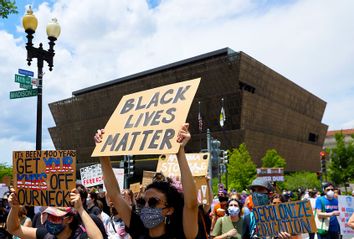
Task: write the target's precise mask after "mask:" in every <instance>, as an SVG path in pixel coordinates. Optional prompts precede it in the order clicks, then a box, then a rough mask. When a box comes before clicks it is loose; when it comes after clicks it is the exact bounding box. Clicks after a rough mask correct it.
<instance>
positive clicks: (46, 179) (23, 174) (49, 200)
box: [13, 150, 76, 207]
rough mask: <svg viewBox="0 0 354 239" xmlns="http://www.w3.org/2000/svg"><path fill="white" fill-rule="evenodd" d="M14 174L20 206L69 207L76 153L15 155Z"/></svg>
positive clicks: (35, 152) (23, 153)
mask: <svg viewBox="0 0 354 239" xmlns="http://www.w3.org/2000/svg"><path fill="white" fill-rule="evenodd" d="M13 174H14V187H15V189H16V193H17V195H18V200H19V203H20V204H21V205H27V206H51V207H71V204H70V191H71V190H72V189H74V188H75V187H76V185H75V181H76V152H75V151H73V150H56V151H55V150H42V151H40V150H37V151H14V152H13Z"/></svg>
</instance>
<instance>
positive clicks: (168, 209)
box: [95, 124, 198, 238]
mask: <svg viewBox="0 0 354 239" xmlns="http://www.w3.org/2000/svg"><path fill="white" fill-rule="evenodd" d="M188 126H189V125H188V124H184V125H183V126H182V127H181V129H180V131H179V132H178V135H177V142H178V143H180V149H179V151H178V153H177V161H178V164H179V168H180V171H181V181H182V186H183V190H184V192H188V193H185V194H184V197H183V194H182V193H180V192H178V191H177V189H176V188H175V187H174V186H173V185H172V184H171V183H170V182H167V181H155V182H153V183H152V184H150V185H148V186H147V187H146V191H145V193H144V198H143V199H144V201H145V207H144V208H142V209H141V213H140V216H138V215H137V214H136V213H135V212H134V211H133V210H132V209H131V207H130V206H129V205H128V203H127V202H126V201H125V200H124V199H123V197H122V195H121V193H120V189H119V185H118V183H117V180H116V178H115V176H114V173H113V170H112V166H111V162H110V160H109V157H101V158H100V161H101V165H102V171H103V177H104V182H105V185H106V189H107V194H108V196H109V197H110V198H111V200H112V201H113V205H114V207H115V208H116V209H117V211H118V213H119V216H120V217H121V218H122V219H123V221H124V223H125V224H126V226H127V227H128V229H129V230H128V232H129V233H130V235H131V236H132V238H195V237H196V236H197V232H198V224H197V223H198V219H197V217H198V201H197V191H196V187H195V183H194V180H193V176H192V173H191V171H190V169H189V166H188V163H187V160H186V156H185V151H184V147H185V145H186V144H187V142H188V141H189V139H190V138H191V136H190V133H189V131H188ZM103 133H104V131H103V130H98V131H97V133H96V135H95V142H96V144H97V143H101V142H102V134H103Z"/></svg>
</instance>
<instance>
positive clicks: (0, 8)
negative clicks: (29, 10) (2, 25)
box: [0, 0, 18, 18]
mask: <svg viewBox="0 0 354 239" xmlns="http://www.w3.org/2000/svg"><path fill="white" fill-rule="evenodd" d="M16 13H18V11H17V6H16V1H10V0H0V17H1V18H7V17H8V15H10V14H16Z"/></svg>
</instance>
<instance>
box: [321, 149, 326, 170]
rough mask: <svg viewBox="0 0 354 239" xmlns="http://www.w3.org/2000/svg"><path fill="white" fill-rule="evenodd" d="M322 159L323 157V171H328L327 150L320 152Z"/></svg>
mask: <svg viewBox="0 0 354 239" xmlns="http://www.w3.org/2000/svg"><path fill="white" fill-rule="evenodd" d="M320 159H321V173H326V171H327V169H326V152H325V151H321V152H320Z"/></svg>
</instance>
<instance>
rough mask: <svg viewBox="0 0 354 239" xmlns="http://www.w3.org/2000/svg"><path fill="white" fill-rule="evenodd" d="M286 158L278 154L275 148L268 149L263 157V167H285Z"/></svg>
mask: <svg viewBox="0 0 354 239" xmlns="http://www.w3.org/2000/svg"><path fill="white" fill-rule="evenodd" d="M285 166H286V162H285V159H284V158H283V157H282V156H280V155H279V154H278V152H277V151H276V150H275V149H269V150H267V152H266V154H265V155H264V157H263V158H262V167H263V168H285Z"/></svg>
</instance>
